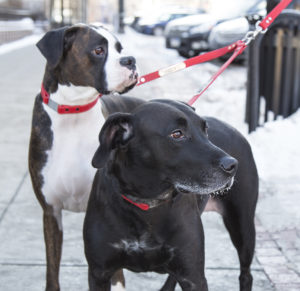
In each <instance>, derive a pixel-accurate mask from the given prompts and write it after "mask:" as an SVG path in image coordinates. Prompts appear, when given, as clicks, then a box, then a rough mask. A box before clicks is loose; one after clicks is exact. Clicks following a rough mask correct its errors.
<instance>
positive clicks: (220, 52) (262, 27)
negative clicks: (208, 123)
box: [136, 0, 292, 105]
mask: <svg viewBox="0 0 300 291" xmlns="http://www.w3.org/2000/svg"><path fill="white" fill-rule="evenodd" d="M291 2H292V0H282V1H281V2H280V3H278V4H277V5H276V6H275V7H274V9H273V10H272V11H271V12H270V13H269V14H268V15H267V16H266V17H265V18H264V19H263V20H262V21H259V22H257V23H256V28H255V30H254V31H249V32H248V33H247V34H246V35H245V37H244V38H243V39H242V40H238V41H237V42H234V43H232V44H231V45H229V46H226V47H223V48H220V49H217V50H214V51H211V52H208V53H205V54H201V55H199V56H196V57H193V58H190V59H187V60H185V61H183V62H180V63H177V64H175V65H172V66H169V67H166V68H163V69H160V70H158V71H155V72H152V73H150V74H147V75H144V76H142V77H140V78H139V81H138V83H137V85H136V86H140V85H143V84H146V83H148V82H151V81H153V80H156V79H158V78H161V77H164V76H166V75H169V74H171V73H175V72H178V71H181V70H184V69H186V68H188V67H191V66H194V65H198V64H200V63H204V62H208V61H211V60H213V59H216V58H219V57H221V56H224V55H225V54H227V53H230V52H233V54H232V56H231V57H230V58H229V59H228V60H227V61H226V62H225V63H224V64H223V65H222V66H221V68H220V69H219V70H218V71H217V72H216V73H215V74H214V75H213V76H212V77H211V79H210V80H209V81H208V82H207V84H206V85H205V86H204V87H203V89H201V90H200V92H199V93H198V94H196V95H195V96H193V97H192V98H191V99H190V100H189V101H188V104H189V105H193V104H194V103H195V102H196V100H197V99H198V98H199V97H200V96H201V95H202V94H203V93H204V92H205V91H206V90H207V89H208V88H209V87H210V85H211V84H212V83H213V82H214V81H215V80H216V79H217V78H218V77H219V76H220V75H221V74H222V73H223V72H224V71H225V69H226V68H227V67H228V66H229V65H230V64H231V63H232V62H233V60H234V59H235V58H236V57H237V56H238V55H240V54H241V53H242V52H243V51H244V50H245V49H246V47H247V46H248V45H249V44H250V42H251V41H253V40H254V39H255V38H256V37H257V36H258V35H259V34H261V33H265V32H266V31H267V29H268V27H269V26H270V25H271V24H272V23H273V21H274V20H275V19H276V17H277V16H278V15H279V14H280V13H281V11H282V10H283V9H285V8H286V7H287V6H288V5H289V4H290V3H291Z"/></svg>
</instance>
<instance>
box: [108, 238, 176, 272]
mask: <svg viewBox="0 0 300 291" xmlns="http://www.w3.org/2000/svg"><path fill="white" fill-rule="evenodd" d="M111 246H112V247H113V248H115V249H116V250H118V251H119V252H122V253H123V254H124V255H125V256H124V257H123V258H124V259H125V261H124V267H126V268H127V269H130V270H132V271H135V272H147V271H158V270H159V269H160V268H161V266H163V265H165V264H166V263H167V262H169V261H170V260H172V258H173V257H174V253H175V249H174V248H172V247H170V246H167V245H163V244H153V243H149V242H147V241H146V240H143V239H141V240H126V239H122V240H120V242H117V243H113V244H111Z"/></svg>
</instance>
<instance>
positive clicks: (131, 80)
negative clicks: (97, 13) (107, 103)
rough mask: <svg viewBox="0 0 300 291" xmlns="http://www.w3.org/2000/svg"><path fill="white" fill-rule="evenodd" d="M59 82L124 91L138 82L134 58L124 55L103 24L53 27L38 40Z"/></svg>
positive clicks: (99, 89) (101, 90)
mask: <svg viewBox="0 0 300 291" xmlns="http://www.w3.org/2000/svg"><path fill="white" fill-rule="evenodd" d="M37 47H38V48H39V50H40V51H41V53H42V54H43V55H44V57H45V58H46V59H47V68H48V70H50V71H52V75H57V76H56V77H57V78H58V82H59V83H62V84H67V85H69V84H73V85H75V86H85V87H86V86H89V87H93V88H95V89H96V90H97V91H98V92H99V93H102V94H104V93H105V94H107V93H111V92H114V91H115V92H119V93H124V92H126V91H128V90H129V89H131V88H132V87H133V86H134V85H135V84H136V82H137V73H136V66H135V59H134V58H133V57H128V56H127V57H126V56H122V55H121V50H122V46H121V44H120V42H119V41H118V40H117V38H116V37H115V36H114V35H112V34H111V33H110V32H109V31H108V30H106V29H105V28H103V27H97V26H92V25H90V26H88V25H84V24H78V25H74V26H71V27H63V28H60V29H56V30H51V31H49V32H47V33H46V34H45V36H44V37H43V38H42V39H41V40H40V41H39V42H38V43H37Z"/></svg>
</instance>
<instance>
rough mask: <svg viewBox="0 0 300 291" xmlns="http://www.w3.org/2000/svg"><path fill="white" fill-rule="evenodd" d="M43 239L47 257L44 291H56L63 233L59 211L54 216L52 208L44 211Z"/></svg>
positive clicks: (57, 288)
mask: <svg viewBox="0 0 300 291" xmlns="http://www.w3.org/2000/svg"><path fill="white" fill-rule="evenodd" d="M44 239H45V244H46V256H47V282H46V291H58V290H60V288H59V265H60V259H61V249H62V239H63V232H62V229H61V210H59V211H57V212H56V213H55V215H54V211H53V208H52V207H50V206H49V207H47V208H46V209H44Z"/></svg>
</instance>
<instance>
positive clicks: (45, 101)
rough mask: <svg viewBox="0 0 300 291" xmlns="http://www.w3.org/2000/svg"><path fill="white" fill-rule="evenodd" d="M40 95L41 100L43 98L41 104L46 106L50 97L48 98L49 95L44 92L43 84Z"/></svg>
mask: <svg viewBox="0 0 300 291" xmlns="http://www.w3.org/2000/svg"><path fill="white" fill-rule="evenodd" d="M41 95H42V98H43V102H44V103H45V104H48V103H49V97H50V96H49V93H48V92H47V91H46V90H45V87H44V84H42V88H41Z"/></svg>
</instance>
